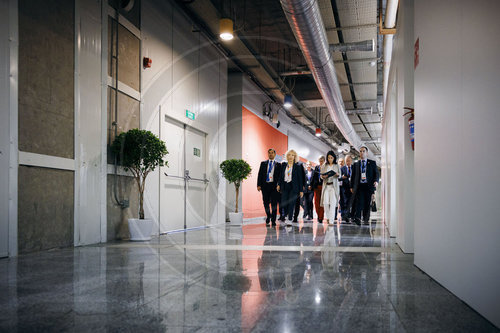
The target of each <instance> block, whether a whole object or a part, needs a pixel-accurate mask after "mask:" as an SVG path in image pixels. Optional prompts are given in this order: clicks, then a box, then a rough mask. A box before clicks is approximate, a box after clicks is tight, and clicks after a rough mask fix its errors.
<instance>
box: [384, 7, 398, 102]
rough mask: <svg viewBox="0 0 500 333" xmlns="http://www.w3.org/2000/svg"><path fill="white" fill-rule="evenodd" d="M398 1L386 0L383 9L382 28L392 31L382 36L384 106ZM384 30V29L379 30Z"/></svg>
mask: <svg viewBox="0 0 500 333" xmlns="http://www.w3.org/2000/svg"><path fill="white" fill-rule="evenodd" d="M398 3H399V1H398V0H387V6H386V9H385V21H384V28H385V29H390V30H392V33H386V34H384V90H383V92H384V97H383V98H384V99H383V101H384V104H385V103H386V98H387V85H388V83H389V82H388V81H389V70H390V68H391V60H392V45H393V36H394V34H395V33H396V29H394V27H395V26H396V14H397V12H398ZM379 16H380V22H382V1H380V13H379ZM381 30H384V29H381Z"/></svg>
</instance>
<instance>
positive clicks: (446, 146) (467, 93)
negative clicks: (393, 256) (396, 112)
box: [414, 0, 500, 327]
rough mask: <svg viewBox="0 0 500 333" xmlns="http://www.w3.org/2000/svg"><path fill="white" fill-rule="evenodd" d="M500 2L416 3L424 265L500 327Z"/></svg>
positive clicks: (418, 227) (418, 193) (419, 228)
mask: <svg viewBox="0 0 500 333" xmlns="http://www.w3.org/2000/svg"><path fill="white" fill-rule="evenodd" d="M499 12H500V2H496V1H487V0H479V1H473V2H472V1H465V0H460V1H450V0H448V1H431V0H421V1H416V2H415V36H414V39H416V38H420V64H419V65H418V67H417V68H416V70H415V109H416V119H415V129H416V138H415V141H416V145H415V180H416V184H415V264H416V265H417V266H418V267H419V268H421V269H422V270H423V271H425V272H426V273H427V274H429V275H430V276H431V277H433V278H434V279H436V280H437V281H438V282H439V283H441V284H442V285H443V286H444V287H446V288H447V289H449V290H450V291H451V292H453V293H454V294H456V295H457V296H458V297H459V298H461V299H462V300H463V301H465V302H466V303H467V304H469V305H470V306H471V307H472V308H474V309H475V310H477V311H478V312H479V313H480V314H482V315H483V316H485V317H486V318H487V319H489V320H491V321H492V322H493V323H494V324H495V325H497V326H498V327H500V311H499V310H498V309H500V288H499V286H498V282H499V281H500V265H499V264H498V263H499V254H500V241H499V240H500V223H499V215H498V214H499V213H498V190H499V188H500V177H499V176H498V170H499V165H500V145H499V142H500V131H499V130H498V125H499V124H500V112H499V110H498V108H499V105H500V94H499V87H500V64H499V61H498V54H499V53H500V40H499V39H498V32H499V31H500V20H498V13H499Z"/></svg>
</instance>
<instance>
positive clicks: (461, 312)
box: [0, 222, 497, 332]
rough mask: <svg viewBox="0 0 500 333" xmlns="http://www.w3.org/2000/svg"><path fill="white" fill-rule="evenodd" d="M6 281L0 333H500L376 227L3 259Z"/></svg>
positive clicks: (204, 234) (237, 232) (173, 240)
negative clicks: (419, 268) (375, 332)
mask: <svg viewBox="0 0 500 333" xmlns="http://www.w3.org/2000/svg"><path fill="white" fill-rule="evenodd" d="M193 244H195V245H199V246H198V247H196V248H190V247H189V246H190V245H193ZM214 244H216V245H217V246H212V245H214ZM203 246H206V248H204V247H203ZM0 275H1V276H2V277H3V279H1V280H0V331H14V332H15V331H19V332H25V331H27V332H29V331H94V330H95V331H113V332H114V331H150V332H165V331H173V332H227V331H230V332H240V331H241V332H330V331H339V332H373V331H382V332H405V331H453V332H471V331H475V332H495V331H497V330H496V329H495V327H493V326H492V325H491V324H490V323H489V322H487V321H486V320H484V318H482V317H480V316H479V315H478V314H477V313H476V312H474V311H473V310H471V309H470V308H468V307H467V306H466V305H465V304H464V303H462V302H461V301H460V300H459V299H458V298H457V297H455V296H453V295H452V294H450V293H449V292H448V291H446V290H445V289H444V288H442V287H441V286H440V285H439V284H437V283H436V282H435V281H433V280H432V279H430V278H429V277H428V276H427V275H425V274H424V273H422V272H421V271H419V270H418V269H417V268H415V266H414V265H413V256H412V255H405V254H403V253H401V252H400V251H399V250H398V249H397V247H395V246H394V243H393V241H391V239H390V238H389V237H388V236H387V234H385V233H384V230H383V228H381V226H379V225H378V224H374V225H371V226H361V227H358V226H351V225H342V224H336V225H327V224H321V223H317V222H313V223H303V222H302V223H297V224H294V225H292V226H279V227H276V228H270V227H266V226H265V224H263V223H260V224H259V223H256V224H251V225H245V226H243V227H233V226H222V227H215V228H207V229H204V230H196V231H192V232H187V233H183V234H174V235H166V236H162V237H160V238H158V239H155V240H154V241H153V242H150V243H130V242H123V243H117V244H106V245H104V246H89V247H79V248H75V249H64V250H55V251H50V252H43V253H37V254H32V255H25V256H20V257H18V258H14V259H6V260H0ZM450 309H453V311H450Z"/></svg>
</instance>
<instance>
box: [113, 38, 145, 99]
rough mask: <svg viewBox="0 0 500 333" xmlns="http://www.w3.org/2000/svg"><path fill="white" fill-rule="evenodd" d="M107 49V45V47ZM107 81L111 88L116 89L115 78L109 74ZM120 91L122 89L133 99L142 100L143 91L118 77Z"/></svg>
mask: <svg viewBox="0 0 500 333" xmlns="http://www.w3.org/2000/svg"><path fill="white" fill-rule="evenodd" d="M106 49H107V47H106ZM106 61H107V60H106ZM106 69H107V65H106ZM106 75H107V74H106ZM106 83H107V85H108V86H110V87H111V88H114V89H116V87H115V80H114V79H113V78H112V77H111V76H107V82H106ZM118 91H120V92H122V93H124V94H125V95H127V96H129V97H132V98H133V99H136V100H138V101H140V100H141V93H140V92H139V91H137V90H135V89H134V88H132V87H130V86H128V85H126V84H125V83H123V82H121V81H120V80H119V79H118Z"/></svg>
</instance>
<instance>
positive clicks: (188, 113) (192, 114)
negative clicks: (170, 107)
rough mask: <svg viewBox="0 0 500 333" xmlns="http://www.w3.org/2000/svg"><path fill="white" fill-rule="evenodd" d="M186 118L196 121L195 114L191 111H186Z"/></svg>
mask: <svg viewBox="0 0 500 333" xmlns="http://www.w3.org/2000/svg"><path fill="white" fill-rule="evenodd" d="M186 118H189V119H191V120H194V112H191V111H189V110H186Z"/></svg>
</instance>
